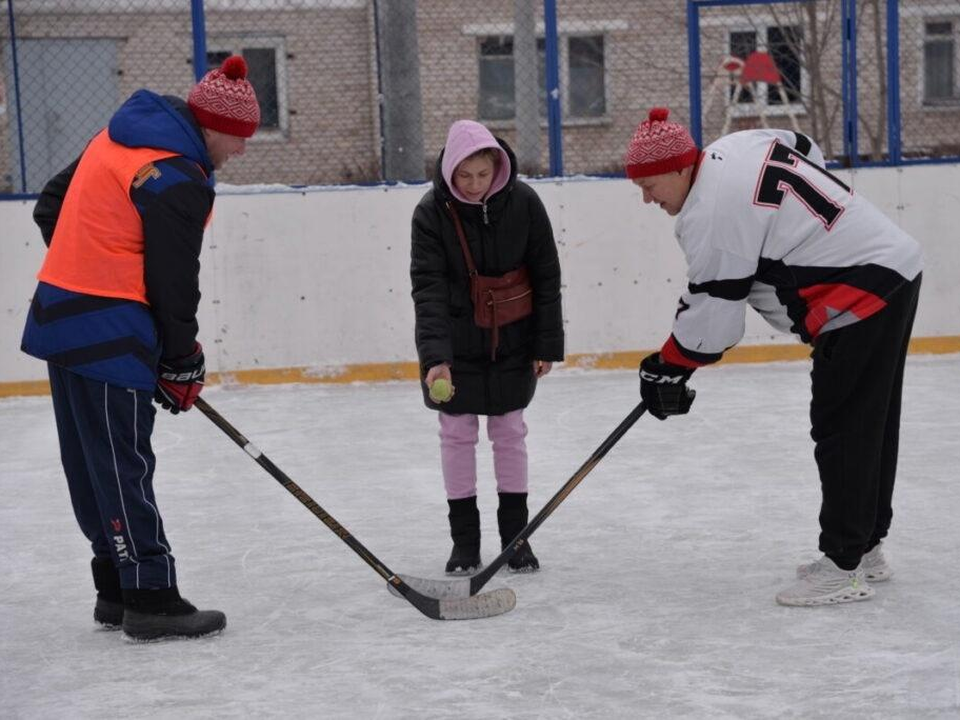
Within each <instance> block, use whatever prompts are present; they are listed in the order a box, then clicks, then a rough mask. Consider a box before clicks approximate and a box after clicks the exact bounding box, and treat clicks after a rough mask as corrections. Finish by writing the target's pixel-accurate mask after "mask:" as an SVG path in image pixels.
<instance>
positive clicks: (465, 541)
mask: <svg viewBox="0 0 960 720" xmlns="http://www.w3.org/2000/svg"><path fill="white" fill-rule="evenodd" d="M447 504H448V505H449V506H450V514H449V515H448V516H447V517H448V518H449V519H450V537H452V538H453V551H452V552H451V553H450V559H449V560H447V569H446V572H447V575H469V574H471V573H475V572H476V571H477V570H479V569H480V568H482V567H483V563H482V562H480V511H479V510H477V497H476V495H474V496H473V497H468V498H463V499H462V500H447Z"/></svg>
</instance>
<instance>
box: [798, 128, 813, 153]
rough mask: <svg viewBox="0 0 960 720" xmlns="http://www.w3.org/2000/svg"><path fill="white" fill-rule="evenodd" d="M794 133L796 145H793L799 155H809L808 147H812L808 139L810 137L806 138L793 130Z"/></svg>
mask: <svg viewBox="0 0 960 720" xmlns="http://www.w3.org/2000/svg"><path fill="white" fill-rule="evenodd" d="M794 135H796V136H797V143H796V145H794V147H795V148H796V150H797V152H798V153H800V154H801V155H809V154H810V148H812V147H813V143H812V142H811V141H810V138H808V137H807V136H806V135H804V134H803V133H798V132H795V133H794Z"/></svg>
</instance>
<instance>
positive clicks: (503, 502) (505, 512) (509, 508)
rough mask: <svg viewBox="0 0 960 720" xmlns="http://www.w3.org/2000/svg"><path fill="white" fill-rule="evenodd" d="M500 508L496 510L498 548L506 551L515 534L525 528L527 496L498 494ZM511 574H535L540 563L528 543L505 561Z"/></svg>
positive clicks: (525, 542) (522, 494)
mask: <svg viewBox="0 0 960 720" xmlns="http://www.w3.org/2000/svg"><path fill="white" fill-rule="evenodd" d="M499 495H500V507H499V508H497V523H498V524H499V525H500V547H501V549H506V547H507V545H509V544H510V541H511V540H513V539H514V538H515V537H516V536H517V533H519V532H520V531H521V530H523V529H524V528H525V527H526V526H527V494H526V493H499ZM507 565H508V566H509V568H510V570H511V572H536V571H537V570H539V569H540V561H539V560H537V556H536V555H534V554H533V550H531V549H530V543H529V542H527V541H524V543H523V545H521V546H520V549H519V550H517V552H516V553H514V555H513V557H512V558H510V559H509V560H508V561H507Z"/></svg>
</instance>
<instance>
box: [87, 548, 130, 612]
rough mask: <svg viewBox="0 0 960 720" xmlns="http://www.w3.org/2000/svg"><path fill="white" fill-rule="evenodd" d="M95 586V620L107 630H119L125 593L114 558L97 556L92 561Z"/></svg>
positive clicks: (91, 566)
mask: <svg viewBox="0 0 960 720" xmlns="http://www.w3.org/2000/svg"><path fill="white" fill-rule="evenodd" d="M90 569H91V570H92V571H93V586H94V587H95V588H96V589H97V604H96V605H94V606H93V620H94V622H97V623H100V624H101V625H102V626H103V627H104V629H106V630H119V629H120V626H121V625H122V624H123V593H122V592H121V590H120V573H119V572H118V571H117V568H116V566H115V565H114V564H113V559H112V558H108V557H106V558H101V557H95V558H93V560H91V561H90Z"/></svg>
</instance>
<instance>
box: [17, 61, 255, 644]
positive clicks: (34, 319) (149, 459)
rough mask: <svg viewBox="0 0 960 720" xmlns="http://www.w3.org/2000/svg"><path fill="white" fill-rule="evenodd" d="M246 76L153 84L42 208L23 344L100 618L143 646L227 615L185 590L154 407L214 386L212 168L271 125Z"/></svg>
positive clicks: (216, 624)
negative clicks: (40, 370)
mask: <svg viewBox="0 0 960 720" xmlns="http://www.w3.org/2000/svg"><path fill="white" fill-rule="evenodd" d="M246 75H247V66H246V63H245V61H244V60H243V58H242V57H237V56H235V57H230V58H227V60H226V61H225V62H224V63H223V66H222V67H220V68H216V69H214V70H211V71H210V72H208V73H207V74H206V75H205V76H204V77H203V79H202V80H201V81H200V82H198V83H197V84H196V85H194V87H193V89H192V90H191V91H190V95H189V97H188V98H187V101H186V102H184V101H183V100H181V99H180V98H177V97H173V96H169V95H165V96H160V95H157V94H156V93H154V92H151V91H149V90H146V89H142V90H138V91H137V92H135V93H134V94H133V95H132V96H131V97H130V98H129V99H128V100H127V101H126V102H125V103H124V104H123V105H122V106H121V107H120V109H119V110H118V111H117V112H116V113H115V114H114V115H113V117H112V118H111V120H110V124H109V125H108V127H106V128H104V129H103V130H102V131H101V132H99V133H98V134H97V135H96V137H94V138H93V139H92V140H91V141H90V142H89V144H88V145H87V147H86V149H85V150H84V151H83V153H82V154H81V156H80V157H79V158H78V159H77V160H76V161H75V162H74V163H73V164H72V165H70V166H69V167H68V168H66V169H65V170H63V171H62V172H61V173H59V174H58V175H57V176H56V177H54V178H53V179H51V180H50V181H49V182H48V183H47V184H46V186H45V187H44V188H43V191H42V192H41V193H40V199H39V200H38V201H37V205H36V208H35V209H34V220H35V221H36V222H37V225H39V227H40V230H41V233H42V235H43V239H44V241H45V242H46V244H47V245H48V246H49V248H50V249H49V250H48V252H47V255H46V257H45V259H44V263H43V266H42V267H41V269H40V273H39V275H38V279H39V281H40V282H39V284H38V285H37V290H36V293H35V294H34V297H33V303H32V305H31V308H30V313H29V315H28V317H27V323H26V328H25V329H24V334H23V342H22V349H23V350H24V352H26V353H29V354H30V355H33V356H34V357H37V358H40V359H42V360H46V361H47V365H48V369H49V375H50V390H51V394H52V395H53V409H54V415H55V417H56V422H57V433H58V437H59V440H60V458H61V462H62V464H63V469H64V473H65V474H66V476H67V485H68V487H69V489H70V499H71V501H72V503H73V511H74V515H75V516H76V519H77V523H78V524H79V525H80V529H81V530H82V532H83V534H84V535H85V536H86V537H87V539H88V540H89V541H90V547H91V550H92V552H93V559H92V561H91V567H92V570H93V582H94V586H95V587H96V590H97V601H96V605H95V607H94V615H93V616H94V619H95V620H96V621H97V622H98V623H100V624H101V625H103V626H104V627H107V628H121V627H122V628H123V631H124V633H125V634H126V635H127V636H128V637H130V638H133V639H135V640H158V639H161V638H168V637H200V636H204V635H210V634H214V633H218V632H220V631H221V630H222V629H223V628H224V626H225V624H226V617H225V616H224V614H223V613H222V612H220V611H218V610H197V608H195V607H194V606H193V605H192V604H191V603H189V602H187V601H186V600H185V599H183V598H182V597H181V596H180V591H179V586H178V584H177V572H176V566H175V562H174V557H173V555H172V554H171V552H170V543H169V542H168V541H167V538H166V533H165V532H164V526H163V521H162V519H161V516H160V511H159V509H158V506H157V500H156V497H155V495H154V491H153V474H154V468H155V465H156V458H155V456H154V454H153V449H152V447H151V437H152V435H153V428H154V417H155V414H156V410H155V409H154V407H153V405H152V403H151V400H154V399H155V400H156V402H158V403H159V404H160V405H162V406H163V407H164V408H165V409H167V410H169V411H170V412H172V413H174V414H177V413H180V412H181V411H187V410H189V409H190V408H191V407H192V406H193V403H194V401H195V400H196V399H197V396H199V394H200V391H201V390H202V388H203V381H204V376H205V371H206V365H205V362H204V355H203V350H202V349H201V347H200V343H199V342H197V333H198V325H197V318H196V315H197V306H198V303H199V301H200V289H199V272H200V247H201V244H202V242H203V229H204V225H205V224H206V222H207V219H208V218H209V216H210V213H211V210H212V208H213V201H214V190H213V183H212V178H211V175H212V173H213V171H214V170H215V169H219V168H221V167H222V166H223V165H224V163H226V162H227V161H228V160H229V159H230V157H232V156H233V155H242V154H243V152H244V149H245V147H246V140H247V138H248V137H250V136H251V135H253V133H254V132H255V131H256V129H257V127H258V126H259V124H260V108H259V104H258V103H257V98H256V94H255V92H254V90H253V86H252V85H251V84H250V82H249V81H248V80H247V79H246Z"/></svg>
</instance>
